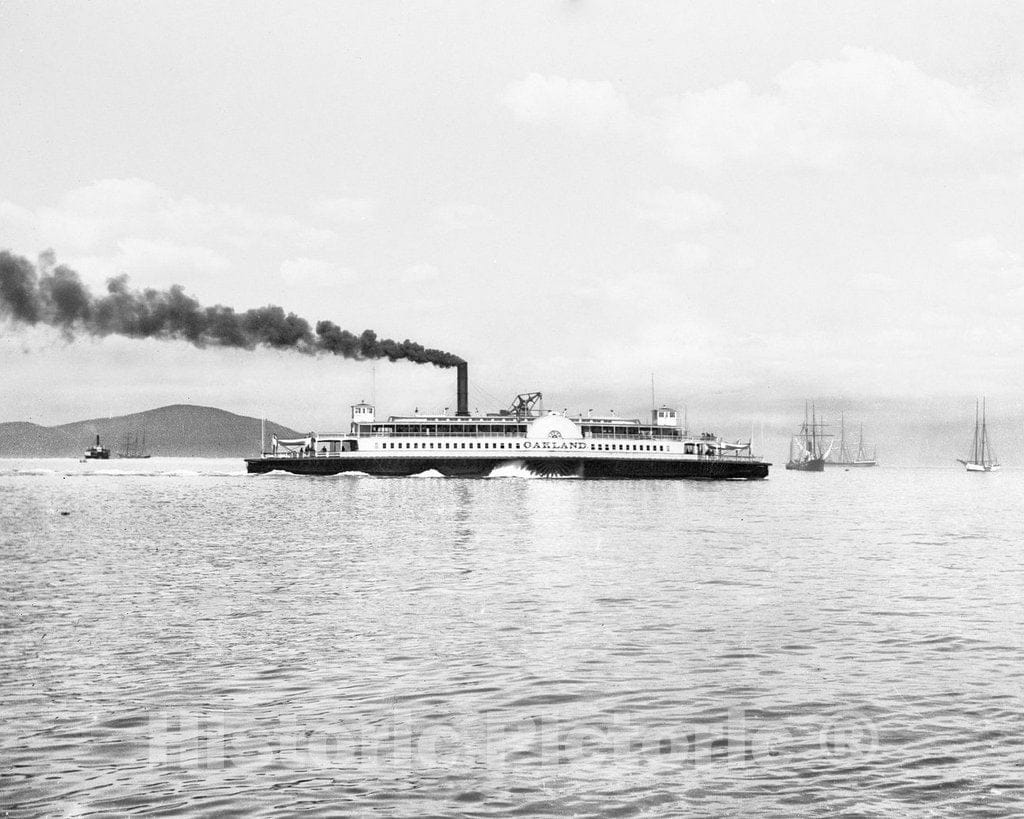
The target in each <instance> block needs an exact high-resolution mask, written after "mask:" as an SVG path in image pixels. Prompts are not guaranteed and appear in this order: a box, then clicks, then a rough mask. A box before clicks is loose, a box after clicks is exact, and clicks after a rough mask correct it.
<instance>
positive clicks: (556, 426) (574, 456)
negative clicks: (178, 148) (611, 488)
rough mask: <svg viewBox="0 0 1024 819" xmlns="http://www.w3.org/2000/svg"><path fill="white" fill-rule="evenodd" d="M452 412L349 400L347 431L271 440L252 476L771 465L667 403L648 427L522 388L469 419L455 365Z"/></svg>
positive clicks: (724, 475) (675, 472)
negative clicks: (384, 408) (681, 419)
mask: <svg viewBox="0 0 1024 819" xmlns="http://www.w3.org/2000/svg"><path fill="white" fill-rule="evenodd" d="M457 374H458V393H457V410H456V413H455V415H447V414H445V415H412V416H390V417H389V418H388V419H387V420H386V421H380V420H377V419H376V418H375V409H374V407H373V406H372V405H370V404H366V403H359V404H354V405H352V408H351V409H352V420H351V425H350V428H349V431H348V432H347V433H328V434H316V433H310V434H309V435H307V436H305V437H302V438H293V439H284V438H277V437H274V438H272V439H271V442H270V446H269V448H267V447H264V449H265V451H264V452H262V453H261V455H260V456H259V457H256V458H247V459H246V468H247V470H248V471H249V472H250V473H267V472H272V471H276V470H280V471H283V472H291V473H295V474H298V475H335V474H338V473H341V472H362V473H366V474H369V475H380V476H393V477H399V476H408V475H418V474H422V473H424V472H430V471H435V472H437V473H440V474H441V475H444V476H446V477H467V478H468V477H474V478H478V477H488V476H491V475H494V474H496V473H497V474H501V470H502V468H511V469H512V470H515V469H516V468H519V469H522V470H525V471H526V472H528V473H531V474H534V475H538V476H543V477H554V476H563V477H578V478H618V479H638V478H691V479H698V480H757V479H760V478H766V477H768V467H769V466H771V464H769V463H766V462H765V461H763V460H761V459H760V458H758V457H755V456H754V455H753V454H752V452H751V445H750V442H749V441H748V442H746V443H740V442H737V443H727V442H726V441H723V440H722V439H721V438H719V437H717V436H715V435H713V434H711V433H703V434H701V435H697V436H691V435H690V434H688V432H687V430H685V429H681V428H680V427H679V424H678V415H677V413H676V411H675V410H674V409H672V408H670V407H666V406H663V407H660V408H657V409H654V410H652V413H651V420H650V423H644V422H643V421H641V420H640V419H627V418H618V417H616V416H614V415H609V416H606V417H594V416H593V415H592V414H588V415H587V416H586V417H584V416H583V415H582V414H580V415H577V416H571V415H569V414H568V413H566V412H554V411H547V412H545V411H543V410H541V409H540V402H541V398H542V396H541V393H539V392H532V393H523V394H521V395H519V396H517V397H516V399H515V401H514V402H513V403H512V405H511V407H510V408H508V409H505V410H501V411H499V412H496V413H491V414H484V415H481V414H475V415H471V414H470V413H469V409H468V367H467V366H466V365H465V364H460V365H458V369H457Z"/></svg>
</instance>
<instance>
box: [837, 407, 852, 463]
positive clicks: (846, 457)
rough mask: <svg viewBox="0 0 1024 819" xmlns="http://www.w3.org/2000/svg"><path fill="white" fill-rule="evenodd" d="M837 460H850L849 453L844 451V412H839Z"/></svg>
mask: <svg viewBox="0 0 1024 819" xmlns="http://www.w3.org/2000/svg"><path fill="white" fill-rule="evenodd" d="M839 460H840V461H848V460H850V453H848V452H847V451H846V413H845V412H841V413H839Z"/></svg>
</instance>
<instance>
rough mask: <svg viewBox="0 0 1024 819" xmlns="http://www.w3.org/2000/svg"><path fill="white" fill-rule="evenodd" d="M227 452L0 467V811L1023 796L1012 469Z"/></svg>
mask: <svg viewBox="0 0 1024 819" xmlns="http://www.w3.org/2000/svg"><path fill="white" fill-rule="evenodd" d="M126 464H127V465H126ZM241 466H242V464H241V463H240V462H239V461H202V460H195V459H180V460H171V459H152V460H149V461H140V462H134V463H127V462H119V461H112V462H109V463H106V464H79V463H77V462H74V461H70V460H69V461H54V460H48V461H0V713H2V720H0V813H4V814H8V813H9V814H10V815H37V814H39V815H42V814H46V815H88V814H91V813H99V814H112V813H113V814H126V813H139V814H160V815H184V814H188V815H194V814H203V813H205V814H217V815H222V814H237V815H260V814H269V813H272V812H278V813H279V812H282V811H283V812H286V813H294V812H299V811H303V812H308V813H320V814H324V815H339V814H343V815H387V816H423V815H454V814H458V815H468V816H506V815H529V816H543V815H551V816H563V815H617V816H630V815H639V816H677V815H680V814H687V815H707V816H722V815H737V816H751V815H762V816H792V815H826V814H836V813H838V814H850V815H862V816H894V815H907V814H911V815H922V816H930V815H936V816H938V815H950V816H954V815H955V816H1004V815H1008V814H1020V813H1022V812H1024V710H1022V706H1024V671H1022V668H1024V663H1022V659H1024V543H1022V537H1021V535H1022V533H1024V491H1022V490H1024V472H1019V471H1013V470H1007V471H1004V472H1003V473H1001V474H997V475H967V474H966V473H963V472H960V471H958V470H954V469H948V470H947V469H933V470H925V469H918V470H913V469H906V470H896V469H885V468H879V469H876V470H864V471H856V470H852V471H842V470H839V471H832V472H827V473H825V474H824V475H808V474H802V473H787V472H785V471H784V470H782V469H779V468H775V469H773V471H772V477H771V479H770V480H768V481H764V482H757V483H724V484H700V483H686V482H636V483H628V482H585V481H577V480H524V479H519V478H498V479H491V480H481V481H463V480H446V479H436V478H418V479H417V478H413V479H374V478H367V477H351V476H342V477H337V478H319V479H317V478H299V477H292V476H276V475H270V476H263V477H250V476H246V475H244V474H242V472H241V469H240V467H241Z"/></svg>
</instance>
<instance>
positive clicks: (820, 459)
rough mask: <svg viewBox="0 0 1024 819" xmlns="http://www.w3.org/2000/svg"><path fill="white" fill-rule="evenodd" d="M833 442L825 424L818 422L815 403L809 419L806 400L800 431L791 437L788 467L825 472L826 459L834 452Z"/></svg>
mask: <svg viewBox="0 0 1024 819" xmlns="http://www.w3.org/2000/svg"><path fill="white" fill-rule="evenodd" d="M826 444H827V448H826ZM832 444H833V439H832V436H831V435H828V434H827V433H826V432H825V425H824V424H819V423H818V419H817V415H816V414H815V412H814V405H813V404H812V405H811V414H810V418H809V419H808V415H807V403H806V402H804V422H803V424H802V425H801V426H800V431H799V432H798V433H797V434H796V435H794V436H793V437H792V439H790V442H789V461H788V462H787V464H786V469H795V470H797V471H798V472H824V471H825V459H826V458H827V457H828V456H829V455H830V454H831V452H832Z"/></svg>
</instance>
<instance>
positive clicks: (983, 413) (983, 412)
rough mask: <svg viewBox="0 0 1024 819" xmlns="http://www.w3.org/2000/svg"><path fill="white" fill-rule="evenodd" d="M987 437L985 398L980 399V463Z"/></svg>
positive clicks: (982, 460)
mask: <svg viewBox="0 0 1024 819" xmlns="http://www.w3.org/2000/svg"><path fill="white" fill-rule="evenodd" d="M987 437H988V430H987V429H986V428H985V399H984V398H982V399H981V463H982V464H984V463H985V439H986V438H987Z"/></svg>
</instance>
